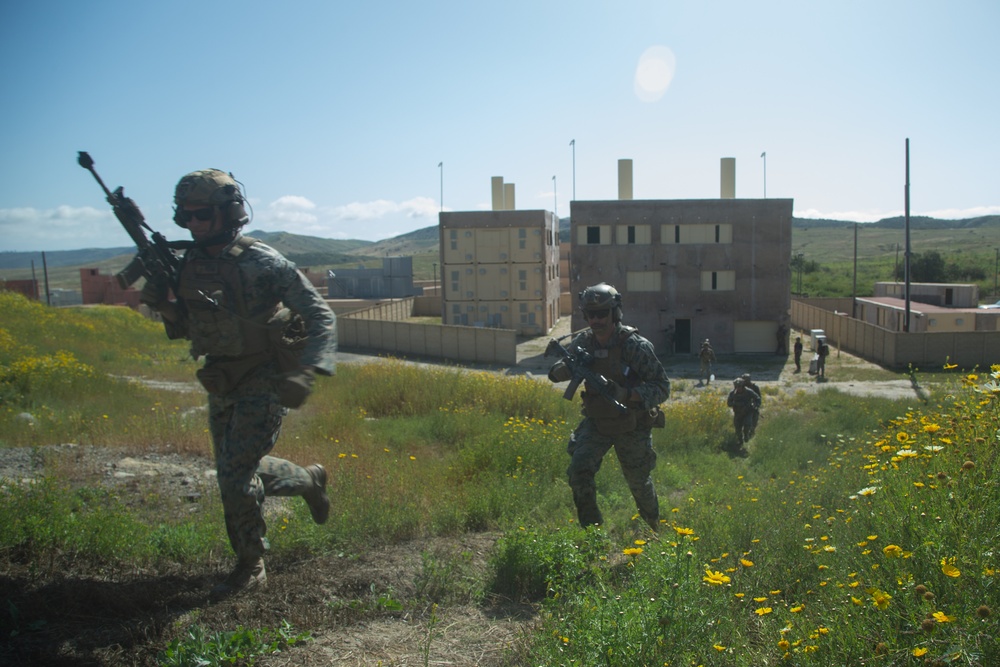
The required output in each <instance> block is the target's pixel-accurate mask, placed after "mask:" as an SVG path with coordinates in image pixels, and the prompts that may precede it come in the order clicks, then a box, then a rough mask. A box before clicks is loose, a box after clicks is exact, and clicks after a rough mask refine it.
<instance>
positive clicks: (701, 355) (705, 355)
mask: <svg viewBox="0 0 1000 667" xmlns="http://www.w3.org/2000/svg"><path fill="white" fill-rule="evenodd" d="M698 361H700V362H701V375H700V376H699V377H702V378H704V380H705V384H711V383H712V365H713V364H714V363H715V350H713V349H712V344H711V343H710V342H708V339H707V338H706V339H705V342H704V343H702V344H701V349H700V350H698Z"/></svg>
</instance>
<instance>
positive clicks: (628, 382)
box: [582, 326, 644, 435]
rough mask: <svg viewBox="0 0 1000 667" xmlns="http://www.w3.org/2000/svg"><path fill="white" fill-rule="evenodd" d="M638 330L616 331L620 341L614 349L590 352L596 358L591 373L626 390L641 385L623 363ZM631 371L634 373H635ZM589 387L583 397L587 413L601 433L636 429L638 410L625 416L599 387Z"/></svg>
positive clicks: (618, 432)
mask: <svg viewBox="0 0 1000 667" xmlns="http://www.w3.org/2000/svg"><path fill="white" fill-rule="evenodd" d="M636 331H638V330H637V329H636V328H635V327H629V326H623V327H622V328H621V330H620V331H618V332H615V334H614V335H615V336H616V337H617V339H616V340H615V341H614V344H612V345H611V346H610V347H608V348H597V347H594V348H593V349H590V350H588V351H589V352H590V353H591V354H592V355H593V357H594V363H593V364H592V365H591V367H590V368H591V370H593V371H594V372H595V373H597V374H599V375H603V376H604V377H606V378H607V379H609V380H613V381H614V382H617V383H618V384H620V385H621V386H623V387H632V386H635V385H636V384H638V383H639V378H638V377H634V378H633V377H629V376H627V375H626V364H625V363H624V362H623V360H622V348H623V347H624V345H625V341H626V340H628V339H629V337H630V336H631V335H632V334H634V333H635V332H636ZM631 372H632V373H634V371H631ZM588 385H589V383H585V385H584V386H585V388H584V392H583V394H582V399H583V414H584V416H585V417H590V418H591V419H593V420H594V423H595V425H596V426H597V430H598V431H600V432H601V433H603V434H604V435H618V434H620V433H627V432H628V431H634V430H635V428H636V424H637V422H636V414H637V412H638V411H637V410H635V409H634V408H631V407H630V408H629V410H628V412H626V413H624V414H622V413H621V412H619V410H618V408H616V407H615V405H614V404H613V403H612V402H611V401H609V400H608V399H606V398H604V397H603V396H601V394H600V392H598V391H597V389H596V388H594V387H590V386H588ZM643 412H644V411H643Z"/></svg>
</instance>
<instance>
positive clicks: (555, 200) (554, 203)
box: [552, 176, 559, 218]
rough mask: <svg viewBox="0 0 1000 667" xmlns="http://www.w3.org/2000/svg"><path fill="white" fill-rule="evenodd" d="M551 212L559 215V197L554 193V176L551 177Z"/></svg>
mask: <svg viewBox="0 0 1000 667" xmlns="http://www.w3.org/2000/svg"><path fill="white" fill-rule="evenodd" d="M552 213H553V215H555V216H556V217H557V218H558V217H559V197H558V196H557V193H556V177H555V176H553V177H552Z"/></svg>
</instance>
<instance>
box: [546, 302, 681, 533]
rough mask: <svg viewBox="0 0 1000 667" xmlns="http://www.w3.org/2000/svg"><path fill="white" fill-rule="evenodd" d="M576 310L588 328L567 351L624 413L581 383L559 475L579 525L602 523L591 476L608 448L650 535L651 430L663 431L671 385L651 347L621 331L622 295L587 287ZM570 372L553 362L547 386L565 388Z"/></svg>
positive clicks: (653, 513) (655, 507) (654, 515)
mask: <svg viewBox="0 0 1000 667" xmlns="http://www.w3.org/2000/svg"><path fill="white" fill-rule="evenodd" d="M579 301H580V307H581V309H582V310H583V314H584V317H585V318H586V320H587V323H588V324H589V325H590V328H589V329H587V330H585V331H583V332H581V333H579V334H578V335H577V336H576V337H575V338H573V340H572V342H571V343H570V345H569V347H570V348H576V347H579V348H581V349H582V350H584V351H585V352H586V353H588V354H589V355H590V357H591V358H592V359H593V364H592V365H591V366H590V369H591V370H592V371H593V372H594V373H596V374H599V375H601V376H603V377H604V378H607V379H608V380H610V381H611V382H612V383H613V384H611V385H609V387H610V388H611V389H610V390H611V391H613V392H614V398H615V400H616V401H617V402H618V403H619V404H621V405H624V406H625V407H627V411H626V412H625V413H622V412H621V411H620V410H619V409H618V408H616V406H615V405H614V403H613V402H612V401H611V400H609V399H608V398H606V397H605V396H603V395H602V394H601V393H600V392H599V391H598V390H597V388H596V387H593V386H591V385H590V382H589V381H588V382H587V383H586V385H585V388H584V391H583V393H582V398H583V415H584V418H583V420H582V421H581V422H580V424H579V426H577V428H576V430H575V431H574V432H573V435H572V436H570V439H569V446H568V447H567V452H568V453H569V455H570V457H571V459H570V464H569V468H568V469H567V471H566V474H567V477H568V478H569V485H570V488H571V489H572V490H573V502H574V504H575V505H576V512H577V517H578V518H579V521H580V525H581V526H584V527H586V526H590V525H594V524H600V523H602V521H603V518H602V516H601V511H600V510H599V509H598V507H597V487H596V485H595V483H594V476H595V475H596V474H597V471H598V470H600V468H601V462H602V460H603V459H604V455H605V454H606V453H607V452H608V450H609V449H611V448H612V447H614V448H615V454H616V455H617V456H618V462H619V463H620V464H621V468H622V473H623V474H624V475H625V480H626V482H627V483H628V486H629V489H630V490H631V492H632V497H633V498H635V503H636V506H637V507H638V508H639V515H640V516H641V517H642V519H643V520H644V521H645V522H646V523H647V524H649V526H650V527H651V528H652V529H653V530H654V531H655V530H657V529H658V528H659V523H660V509H659V502H658V500H657V497H656V489H655V488H654V487H653V479H652V477H651V473H652V471H653V468H654V467H656V452H655V451H653V439H652V434H651V429H652V427H653V426H654V425H656V426H662V425H663V413H662V412H660V410H659V405H660V403H662V402H663V401H664V400H666V399H667V397H668V396H669V395H670V380H669V379H668V378H667V374H666V371H664V369H663V366H662V365H661V364H660V361H659V359H657V357H656V354H655V353H654V352H653V345H652V343H650V342H649V341H648V340H646V339H645V338H643V337H642V336H640V335H639V334H638V333H637V331H636V329H635V328H634V327H629V326H625V325H624V324H622V322H621V319H622V298H621V294H619V292H618V291H617V290H616V289H615V288H614V287H612V286H611V285H608V284H606V283H600V284H599V285H594V286H593V287H588V288H587V289H585V290H584V291H583V292H581V293H580V296H579ZM571 377H572V370H571V369H570V368H569V366H568V365H567V364H566V362H565V361H562V360H561V361H558V362H556V363H555V364H554V365H553V366H552V368H551V369H550V370H549V379H550V380H552V381H553V382H564V381H566V380H569V379H571Z"/></svg>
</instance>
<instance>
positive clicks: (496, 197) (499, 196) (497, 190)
mask: <svg viewBox="0 0 1000 667" xmlns="http://www.w3.org/2000/svg"><path fill="white" fill-rule="evenodd" d="M490 186H491V191H492V193H493V210H494V211H502V210H503V176H494V177H493V178H491V179H490Z"/></svg>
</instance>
